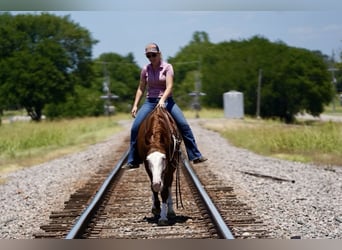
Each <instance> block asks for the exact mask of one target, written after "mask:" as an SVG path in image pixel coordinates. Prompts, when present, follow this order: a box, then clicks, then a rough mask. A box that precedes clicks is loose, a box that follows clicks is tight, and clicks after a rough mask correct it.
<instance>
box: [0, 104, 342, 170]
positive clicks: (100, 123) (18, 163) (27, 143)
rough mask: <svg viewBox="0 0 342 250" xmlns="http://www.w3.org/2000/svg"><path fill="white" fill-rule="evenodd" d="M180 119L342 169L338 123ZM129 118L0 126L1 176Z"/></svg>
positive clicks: (340, 111)
mask: <svg viewBox="0 0 342 250" xmlns="http://www.w3.org/2000/svg"><path fill="white" fill-rule="evenodd" d="M330 108H331V107H330ZM327 109H328V110H329V107H327ZM330 110H331V109H330ZM325 114H330V113H329V111H328V112H326V113H325ZM184 115H185V117H186V118H187V119H194V118H196V117H197V116H199V117H200V118H205V119H206V122H203V124H204V126H205V127H207V128H209V129H212V130H215V131H218V132H219V133H220V134H221V135H222V136H223V137H225V138H226V139H227V140H229V142H230V143H232V144H234V145H236V146H238V147H242V148H246V149H249V150H251V151H254V152H256V153H258V154H262V155H266V156H272V157H278V158H282V159H287V160H295V161H301V162H314V163H318V164H325V165H340V166H342V153H341V152H342V123H333V122H328V123H323V122H319V121H317V120H316V121H311V122H301V123H298V124H295V125H285V124H283V123H281V122H279V121H275V120H261V119H251V118H248V117H246V118H245V119H241V120H240V119H236V120H232V119H225V118H224V113H223V110H222V109H202V110H201V111H199V112H198V113H196V112H195V111H193V110H184ZM334 115H340V116H342V107H339V106H336V109H335V112H334ZM3 118H4V117H3ZM128 119H130V115H129V114H127V113H126V114H116V115H115V116H111V117H98V118H82V119H72V120H60V121H53V122H51V121H43V122H40V123H34V122H15V123H5V122H3V124H2V125H1V126H0V138H1V140H0V173H1V172H8V171H13V170H16V169H19V168H23V167H27V166H32V165H36V164H39V163H42V162H45V161H48V160H51V159H54V158H57V157H60V156H62V155H65V154H69V153H72V152H77V151H80V150H83V149H84V148H85V147H87V146H88V145H90V144H94V143H97V142H99V141H103V140H105V139H106V138H108V137H110V136H112V135H113V134H115V133H117V132H118V131H120V130H121V129H122V128H121V127H120V126H119V125H118V121H120V120H128ZM3 121H4V119H3Z"/></svg>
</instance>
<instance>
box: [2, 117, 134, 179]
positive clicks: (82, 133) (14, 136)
mask: <svg viewBox="0 0 342 250" xmlns="http://www.w3.org/2000/svg"><path fill="white" fill-rule="evenodd" d="M123 119H126V120H127V119H129V116H128V115H127V114H121V115H117V116H111V117H99V118H82V119H72V120H60V121H42V122H40V123H35V122H15V123H7V124H5V123H4V124H2V126H0V138H1V140H0V172H7V171H12V170H15V169H18V168H23V167H27V166H31V165H35V164H39V163H42V162H44V161H47V160H50V159H53V158H56V157H60V156H62V155H65V154H69V153H72V152H76V151H80V150H82V149H84V148H85V147H86V146H88V145H91V144H94V143H97V142H99V141H102V140H104V139H106V138H108V137H109V136H112V135H113V134H115V133H117V132H119V131H120V130H121V129H122V128H121V127H120V126H119V125H118V121H119V120H123Z"/></svg>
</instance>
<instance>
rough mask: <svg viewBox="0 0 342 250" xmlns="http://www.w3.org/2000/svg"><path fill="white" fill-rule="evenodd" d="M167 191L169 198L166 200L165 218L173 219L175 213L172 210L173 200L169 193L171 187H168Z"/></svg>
mask: <svg viewBox="0 0 342 250" xmlns="http://www.w3.org/2000/svg"><path fill="white" fill-rule="evenodd" d="M168 189H169V196H168V198H167V217H168V218H169V219H170V218H175V217H176V213H175V211H174V210H173V200H172V192H171V187H168Z"/></svg>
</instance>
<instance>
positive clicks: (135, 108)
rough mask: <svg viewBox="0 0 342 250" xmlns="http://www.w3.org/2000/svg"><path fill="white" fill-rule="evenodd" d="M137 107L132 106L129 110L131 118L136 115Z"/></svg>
mask: <svg viewBox="0 0 342 250" xmlns="http://www.w3.org/2000/svg"><path fill="white" fill-rule="evenodd" d="M137 111H138V107H136V106H134V107H133V108H132V110H131V115H132V117H133V118H135V116H136V115H137Z"/></svg>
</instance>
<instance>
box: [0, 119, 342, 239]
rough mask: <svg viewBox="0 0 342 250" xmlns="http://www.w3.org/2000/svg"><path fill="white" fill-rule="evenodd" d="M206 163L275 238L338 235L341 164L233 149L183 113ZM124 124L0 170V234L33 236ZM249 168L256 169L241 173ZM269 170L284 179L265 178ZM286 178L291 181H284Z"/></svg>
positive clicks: (93, 168) (97, 163) (110, 148)
mask: <svg viewBox="0 0 342 250" xmlns="http://www.w3.org/2000/svg"><path fill="white" fill-rule="evenodd" d="M189 122H190V125H191V127H192V129H193V132H194V135H195V137H196V141H197V143H198V145H199V148H200V150H201V152H202V153H203V155H204V156H206V157H207V158H208V159H209V160H208V161H207V162H206V163H205V164H206V165H208V168H209V169H210V170H211V171H213V173H215V174H216V175H217V176H219V177H220V178H222V179H223V180H224V181H227V182H230V183H233V185H234V189H235V192H236V193H237V194H238V198H239V199H241V200H242V201H243V202H245V203H247V204H248V205H249V206H251V207H252V209H253V211H254V213H255V214H256V215H258V216H260V217H261V219H262V220H263V222H264V224H266V225H268V227H269V229H270V231H271V236H272V237H273V238H275V239H290V238H291V237H292V238H301V239H313V238H320V239H342V195H341V194H342V167H341V166H316V165H313V164H303V163H298V162H290V161H285V160H279V159H275V158H270V157H264V156H260V155H257V154H254V153H252V152H250V151H248V150H245V149H241V148H236V147H233V146H232V145H231V144H230V143H229V142H228V141H227V140H225V139H224V138H222V137H221V136H220V135H219V134H218V133H216V132H213V131H210V130H207V129H204V128H203V127H202V126H201V125H203V124H204V123H205V122H210V121H207V120H204V119H189ZM123 124H124V126H125V130H124V131H122V132H120V133H118V134H116V135H114V136H112V137H111V138H109V139H108V140H106V141H104V142H101V143H98V144H95V145H92V146H89V147H88V148H87V149H86V150H85V151H82V152H79V153H74V154H70V155H66V156H64V157H61V158H58V159H55V160H52V161H49V162H46V163H44V164H40V165H36V166H33V167H30V168H26V169H23V170H18V171H15V172H12V173H8V174H4V175H2V176H0V178H2V179H6V182H5V183H4V184H2V185H0V210H1V211H2V214H1V217H0V238H1V239H32V238H34V234H35V233H38V232H41V229H40V226H41V225H46V224H48V222H49V216H50V213H51V212H52V211H58V210H62V209H63V207H64V202H65V201H67V200H68V199H69V196H70V195H71V194H72V193H73V192H74V191H76V190H77V189H78V188H79V187H81V186H82V185H84V184H85V183H86V182H87V180H88V179H89V178H90V176H91V175H92V174H93V173H95V172H97V171H98V169H99V168H100V167H101V162H103V161H104V160H105V158H106V157H108V155H110V154H113V152H115V150H116V149H117V148H119V146H120V144H121V143H122V142H123V140H124V138H125V137H126V136H127V135H128V133H129V128H130V123H129V122H126V123H123ZM246 172H248V173H254V174H259V175H251V174H246ZM263 176H264V177H266V176H272V177H276V178H280V179H283V180H284V181H281V180H279V179H278V180H276V179H272V178H263ZM286 180H289V181H286Z"/></svg>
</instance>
